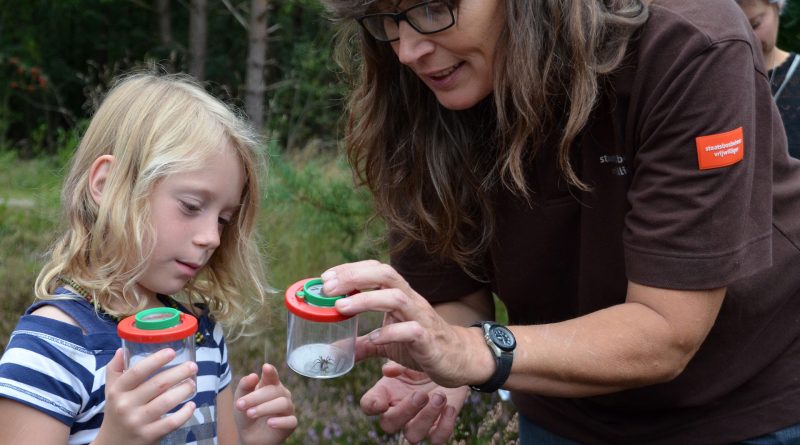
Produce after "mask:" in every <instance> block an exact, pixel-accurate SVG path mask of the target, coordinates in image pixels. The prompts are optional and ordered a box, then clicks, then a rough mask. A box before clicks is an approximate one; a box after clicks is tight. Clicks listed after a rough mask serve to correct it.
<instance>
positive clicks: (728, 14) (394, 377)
mask: <svg viewBox="0 0 800 445" xmlns="http://www.w3.org/2000/svg"><path fill="white" fill-rule="evenodd" d="M322 2H323V3H324V4H325V5H326V6H327V7H328V9H329V11H330V12H331V14H332V15H333V17H334V18H335V19H337V20H339V21H340V23H341V26H342V39H341V46H340V49H341V50H342V52H341V53H340V54H341V55H343V56H344V57H342V61H343V62H345V66H347V67H348V68H349V69H350V71H349V73H350V74H352V75H353V79H354V80H355V87H354V89H353V91H352V92H351V94H350V97H349V102H348V118H347V119H346V122H347V132H346V139H345V145H346V148H347V151H348V155H349V158H350V161H351V163H352V166H353V168H354V169H355V171H356V173H357V174H358V177H359V178H360V179H361V180H362V181H363V183H364V184H366V185H367V186H368V187H369V189H370V190H371V192H372V194H373V195H374V198H375V203H376V207H377V210H378V213H379V215H380V216H381V217H382V218H383V219H384V220H385V221H386V223H387V224H388V227H389V230H390V234H389V238H390V243H391V247H392V255H391V265H387V264H382V263H380V262H377V261H363V262H358V263H351V264H344V265H340V266H336V267H333V268H331V269H330V270H328V271H326V272H325V273H324V274H323V275H322V278H323V279H324V281H325V284H324V290H325V292H326V293H328V294H336V295H338V294H342V293H346V292H350V291H353V290H360V293H358V294H356V295H354V296H352V297H350V298H346V299H341V300H339V301H338V302H337V309H338V310H339V311H340V312H342V313H343V314H356V313H360V312H363V311H368V310H378V311H383V312H385V314H386V315H385V318H384V323H383V326H382V327H381V328H380V329H379V330H376V331H374V332H372V333H370V334H369V335H367V336H364V337H363V338H360V339H359V341H358V354H359V357H360V358H365V357H371V356H381V357H388V358H390V359H391V361H390V362H388V363H387V365H385V366H384V368H383V377H382V378H381V379H380V380H379V381H378V382H377V383H376V384H375V386H374V387H373V388H372V389H371V390H370V391H368V392H367V393H366V394H365V395H364V397H363V398H362V400H361V406H362V409H363V410H364V411H365V412H366V413H367V414H372V415H380V416H381V426H382V427H383V428H384V429H385V430H386V431H389V432H393V431H403V433H404V434H405V436H406V438H407V439H408V440H410V441H411V442H417V441H420V440H429V441H430V442H432V443H443V442H445V441H446V440H447V439H448V438H449V437H450V435H451V434H452V431H453V427H454V424H455V421H456V420H455V419H456V416H457V413H458V411H459V410H460V409H461V407H462V405H463V403H464V400H465V398H466V396H467V394H468V393H469V391H470V390H477V391H483V392H491V391H495V390H497V389H498V388H504V389H507V390H509V391H510V392H511V394H512V399H513V401H514V403H515V405H516V407H517V408H518V410H519V413H520V437H521V442H522V443H525V444H529V443H536V444H539V443H548V444H575V443H587V444H594V443H602V444H624V443H630V444H668V445H672V444H694V443H698V444H699V443H702V444H723V443H724V444H729V443H737V442H739V443H797V441H800V433H799V430H800V426H798V425H800V379H798V378H797V376H798V369H800V316H798V314H800V273H798V271H800V248H799V246H800V218H798V217H797V215H800V170H798V168H797V167H796V166H795V164H793V163H790V162H789V157H788V156H787V155H786V140H785V136H784V134H783V130H782V129H781V122H780V118H779V115H778V111H777V109H776V108H775V106H774V104H773V102H772V99H771V97H770V86H769V81H768V79H767V76H766V71H765V69H764V67H763V65H762V63H761V58H760V57H759V56H758V54H757V51H759V46H758V43H757V42H756V41H755V40H754V38H753V35H752V32H751V31H750V29H749V27H750V25H749V24H748V22H747V20H746V19H745V17H744V16H743V14H741V12H740V11H738V9H737V8H738V7H737V6H736V3H735V2H733V1H731V0H702V1H690V0H652V1H650V0H559V1H553V0H460V1H458V0H453V1H425V2H421V3H420V2H419V1H402V0H400V1H397V0H394V1H384V0H322ZM493 296H496V297H497V298H498V299H499V300H501V301H502V302H503V303H504V304H505V307H506V308H507V314H508V326H503V325H501V324H499V323H497V322H493V321H491V320H495V307H494V300H493ZM749 439H752V440H749ZM781 440H783V441H784V442H780V441H781ZM745 441H747V442H745Z"/></svg>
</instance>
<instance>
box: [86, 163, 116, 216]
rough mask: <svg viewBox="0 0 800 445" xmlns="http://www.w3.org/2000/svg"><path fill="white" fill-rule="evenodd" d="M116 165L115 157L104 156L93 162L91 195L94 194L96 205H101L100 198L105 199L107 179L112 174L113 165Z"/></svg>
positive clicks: (90, 177)
mask: <svg viewBox="0 0 800 445" xmlns="http://www.w3.org/2000/svg"><path fill="white" fill-rule="evenodd" d="M113 163H114V156H111V155H103V156H100V157H99V158H97V159H95V160H94V162H92V166H91V167H90V168H89V193H91V194H92V199H94V203H95V204H97V205H100V198H102V197H103V189H104V188H105V186H106V179H108V174H109V173H110V172H111V164H113Z"/></svg>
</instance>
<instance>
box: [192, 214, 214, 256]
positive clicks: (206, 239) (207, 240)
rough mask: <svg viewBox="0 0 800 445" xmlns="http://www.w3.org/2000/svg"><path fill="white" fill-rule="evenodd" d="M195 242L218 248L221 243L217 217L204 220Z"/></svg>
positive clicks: (209, 247) (210, 247)
mask: <svg viewBox="0 0 800 445" xmlns="http://www.w3.org/2000/svg"><path fill="white" fill-rule="evenodd" d="M194 243H195V244H197V245H199V246H202V247H205V248H208V249H216V248H217V247H219V243H220V225H219V221H218V220H217V219H216V218H208V221H203V223H202V226H200V227H199V228H198V230H197V232H196V233H195V236H194Z"/></svg>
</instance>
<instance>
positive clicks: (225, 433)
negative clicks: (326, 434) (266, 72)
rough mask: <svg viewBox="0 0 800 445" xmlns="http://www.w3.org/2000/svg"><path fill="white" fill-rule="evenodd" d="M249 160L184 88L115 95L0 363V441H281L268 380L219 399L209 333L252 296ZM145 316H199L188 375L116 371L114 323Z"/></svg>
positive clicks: (224, 120)
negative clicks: (171, 312) (168, 310)
mask: <svg viewBox="0 0 800 445" xmlns="http://www.w3.org/2000/svg"><path fill="white" fill-rule="evenodd" d="M257 159H258V157H257V155H256V139H255V138H254V136H253V134H252V133H251V131H250V130H249V129H248V127H247V125H246V124H245V123H244V122H243V120H242V119H241V118H240V117H239V116H237V115H236V114H234V113H233V112H232V111H231V110H230V109H229V108H228V107H227V106H226V105H225V104H223V103H221V102H220V101H218V100H217V99H215V98H213V97H212V96H210V95H209V94H207V93H206V92H205V91H204V90H203V89H202V88H201V87H200V86H198V85H197V84H195V83H194V82H193V81H192V80H190V79H189V78H188V77H184V76H157V75H153V74H146V73H136V74H132V75H129V76H126V77H123V78H121V79H120V80H119V81H118V82H117V84H116V85H115V86H114V88H113V89H112V90H111V91H110V92H109V94H108V96H107V98H106V99H105V101H104V102H103V104H102V105H101V107H100V108H99V110H98V111H97V113H96V114H95V116H94V117H93V119H92V121H91V124H90V125H89V128H88V129H87V131H86V134H85V135H84V137H83V139H82V141H81V143H80V146H79V147H78V149H77V151H76V153H75V155H74V158H73V160H72V164H71V167H70V170H69V174H68V176H67V178H66V181H65V183H64V188H63V191H62V202H63V206H64V209H63V212H64V216H63V218H64V220H63V223H64V225H65V229H64V231H63V233H62V234H61V235H60V237H59V238H58V239H57V241H56V242H55V244H54V245H53V247H52V249H51V251H50V252H49V259H48V261H47V262H46V264H45V265H44V267H43V268H42V271H41V272H40V274H39V277H38V278H37V281H36V287H35V289H36V297H37V301H36V302H35V303H34V304H33V305H32V306H31V307H30V308H29V309H28V310H27V311H26V313H25V315H24V316H22V317H21V319H20V321H19V324H18V325H17V328H16V329H15V331H14V332H13V333H12V336H11V339H10V341H9V344H8V347H7V349H6V350H5V352H4V354H3V356H2V359H0V443H47V444H56V443H69V444H85V443H93V444H95V445H100V444H107V443H125V444H147V443H154V442H158V441H159V440H161V441H162V443H174V442H176V441H177V442H180V443H209V442H208V441H215V440H216V441H218V442H219V443H223V444H235V443H237V440H238V442H239V443H243V444H271V443H279V442H282V441H283V440H284V439H285V438H286V437H287V436H288V435H289V434H290V433H291V432H292V431H293V429H294V428H295V427H296V424H297V419H296V418H295V417H294V415H293V411H294V408H293V404H292V401H291V395H290V393H289V391H288V390H286V388H284V387H283V385H281V383H280V380H279V378H278V375H277V373H276V370H275V368H274V367H272V366H271V365H269V364H264V365H263V366H262V374H261V376H260V377H259V376H258V375H257V374H250V375H247V376H245V377H243V378H242V379H241V380H240V382H239V383H238V385H237V386H236V388H235V390H234V389H232V388H231V386H230V383H231V375H232V371H231V369H230V366H229V364H228V350H227V347H226V345H225V341H224V337H223V329H222V326H221V324H223V325H225V326H226V327H227V328H229V329H228V331H229V332H230V330H231V329H232V330H233V332H235V333H239V332H240V331H241V328H242V327H244V326H246V325H247V323H248V321H249V320H248V317H247V311H248V310H249V309H251V308H252V305H253V304H261V303H262V301H263V297H264V289H265V283H263V282H262V277H263V276H264V273H263V270H262V266H261V264H262V262H261V259H260V257H259V253H258V250H257V248H256V245H255V243H254V236H253V235H254V224H255V218H256V211H257V208H258V201H259V188H258V181H257V177H258V175H257V165H258V162H257ZM173 295H174V296H175V299H173V298H172V297H171V296H173ZM159 306H172V307H175V308H177V309H179V310H181V311H184V312H188V313H191V314H193V315H194V316H196V317H197V318H198V324H199V329H198V334H197V336H196V339H195V340H196V343H197V360H196V362H189V363H184V364H181V365H179V366H176V367H174V368H171V369H169V370H167V371H164V372H161V373H158V374H157V375H155V376H153V377H152V378H149V379H148V378H147V377H148V376H150V375H151V374H152V373H153V372H154V371H155V370H157V369H159V368H161V367H162V366H163V365H164V364H166V363H168V362H169V361H170V360H171V359H172V358H173V357H174V356H175V352H174V351H172V350H164V351H161V352H159V353H157V354H153V355H152V356H150V357H148V358H147V359H145V360H142V361H141V362H139V363H138V364H136V365H135V366H133V367H131V369H129V370H126V371H124V372H123V360H122V354H121V352H120V351H119V350H118V348H119V347H120V339H119V337H118V336H117V335H116V323H117V322H118V320H119V319H120V318H121V317H125V316H128V315H131V314H134V313H136V312H138V311H140V310H142V309H146V308H152V307H159ZM192 376H196V377H197V378H196V382H197V383H196V387H195V384H194V383H193V379H191V378H189V377H192ZM192 393H195V396H194V397H192V399H191V400H190V401H189V402H187V403H185V404H182V406H181V402H182V401H183V400H186V398H187V397H189V396H191V394H192ZM169 413H171V414H169ZM166 414H169V415H166Z"/></svg>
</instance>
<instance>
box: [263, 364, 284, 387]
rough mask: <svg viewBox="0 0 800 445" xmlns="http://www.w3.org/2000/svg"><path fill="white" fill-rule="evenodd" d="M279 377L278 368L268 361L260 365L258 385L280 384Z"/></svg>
mask: <svg viewBox="0 0 800 445" xmlns="http://www.w3.org/2000/svg"><path fill="white" fill-rule="evenodd" d="M280 384H281V379H280V377H278V370H277V369H275V367H274V366H272V365H270V364H269V363H264V364H263V365H261V382H260V383H259V386H270V385H280Z"/></svg>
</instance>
